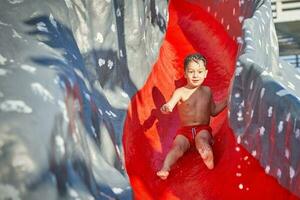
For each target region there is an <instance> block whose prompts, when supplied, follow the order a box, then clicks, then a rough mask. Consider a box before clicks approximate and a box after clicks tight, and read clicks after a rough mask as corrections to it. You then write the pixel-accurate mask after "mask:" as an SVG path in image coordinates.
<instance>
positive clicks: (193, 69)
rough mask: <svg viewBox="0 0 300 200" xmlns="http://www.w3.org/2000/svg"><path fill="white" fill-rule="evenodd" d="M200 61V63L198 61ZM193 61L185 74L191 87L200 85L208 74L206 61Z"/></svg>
mask: <svg viewBox="0 0 300 200" xmlns="http://www.w3.org/2000/svg"><path fill="white" fill-rule="evenodd" d="M197 62H198V63H197ZM197 62H195V61H191V62H190V63H189V64H188V66H187V67H186V70H185V72H184V76H185V78H186V80H187V85H188V86H191V87H198V86H200V85H201V84H202V83H203V81H204V79H205V78H206V75H207V70H206V68H205V65H204V62H203V61H202V60H199V61H198V60H197Z"/></svg>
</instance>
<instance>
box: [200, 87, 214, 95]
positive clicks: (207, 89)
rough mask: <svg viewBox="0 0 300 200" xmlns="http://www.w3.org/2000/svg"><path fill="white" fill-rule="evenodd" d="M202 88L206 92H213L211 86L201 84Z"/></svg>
mask: <svg viewBox="0 0 300 200" xmlns="http://www.w3.org/2000/svg"><path fill="white" fill-rule="evenodd" d="M201 88H202V89H203V90H204V91H205V92H207V93H208V94H211V93H212V92H211V89H210V87H209V86H201Z"/></svg>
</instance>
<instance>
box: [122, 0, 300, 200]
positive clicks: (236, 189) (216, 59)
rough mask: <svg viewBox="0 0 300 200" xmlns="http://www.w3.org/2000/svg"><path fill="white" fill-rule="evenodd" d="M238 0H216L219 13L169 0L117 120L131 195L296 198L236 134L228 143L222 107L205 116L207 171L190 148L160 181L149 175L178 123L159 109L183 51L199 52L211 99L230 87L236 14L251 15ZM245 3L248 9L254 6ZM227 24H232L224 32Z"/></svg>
mask: <svg viewBox="0 0 300 200" xmlns="http://www.w3.org/2000/svg"><path fill="white" fill-rule="evenodd" d="M239 3H240V2H239V1H236V2H235V3H233V2H231V5H229V7H225V5H226V4H225V3H224V4H222V5H223V6H224V8H223V9H224V10H222V12H214V11H213V10H212V9H216V8H212V7H210V6H203V4H201V3H200V2H196V1H195V2H193V1H191V2H185V1H176V0H172V1H171V2H170V5H169V12H170V13H169V24H168V26H167V32H166V36H165V38H164V41H163V43H162V46H161V49H160V54H159V57H158V60H157V62H156V63H155V65H154V67H153V70H152V72H151V74H150V75H149V78H148V79H147V82H146V84H145V85H144V87H143V88H142V89H141V90H139V91H138V93H137V94H136V95H134V96H133V98H132V101H131V104H130V107H129V110H128V113H127V118H126V122H125V128H124V136H123V144H124V149H125V161H126V168H127V172H128V175H129V177H130V181H131V184H132V187H133V190H134V193H135V198H136V199H298V198H297V197H296V196H294V195H293V194H292V193H291V192H290V191H288V190H287V189H285V188H283V187H282V186H281V185H279V184H278V182H277V180H276V179H275V178H273V177H271V176H270V175H268V174H266V173H267V172H265V170H264V169H263V168H262V167H261V166H260V164H259V162H258V161H257V160H256V159H255V157H254V156H252V155H251V154H250V153H248V151H247V150H246V149H245V148H244V147H243V145H241V144H239V143H240V141H239V140H240V138H239V140H238V141H236V138H235V136H234V132H233V130H232V129H231V128H230V126H229V121H228V118H227V112H228V110H226V111H224V112H223V113H221V114H220V115H219V116H217V117H215V118H213V119H212V122H211V125H212V127H213V135H214V138H215V143H214V145H213V149H214V154H215V168H214V169H213V170H211V171H210V170H208V169H207V168H206V167H205V165H204V163H203V161H202V160H201V158H200V156H199V154H198V153H197V151H196V150H195V149H191V150H190V151H188V153H186V154H185V155H184V156H183V157H182V158H180V160H179V161H178V163H176V164H175V165H174V166H173V168H172V169H171V172H170V175H169V178H168V179H167V180H160V179H159V178H158V177H157V176H156V171H158V170H159V169H160V167H161V166H162V162H163V159H164V157H165V156H166V154H167V151H168V150H169V149H170V147H171V145H172V140H173V138H174V134H175V132H176V129H177V128H178V126H179V120H178V117H177V114H176V111H175V112H174V113H172V114H170V115H163V114H162V113H160V111H159V109H160V106H161V105H163V104H164V103H165V102H166V100H167V99H169V98H170V96H171V94H172V91H174V89H175V88H177V87H179V86H180V85H182V84H183V83H184V79H183V78H182V77H183V64H182V63H183V59H184V57H185V56H186V55H188V54H189V53H191V52H200V53H201V54H203V55H204V56H205V57H206V58H207V60H208V65H207V68H208V77H207V78H206V80H205V83H204V84H205V85H208V86H210V87H211V88H212V90H213V93H214V99H215V101H216V102H218V101H220V100H222V99H223V98H225V97H226V96H227V95H228V93H227V92H228V91H230V81H231V78H232V77H233V75H234V74H233V73H234V70H235V66H236V59H237V56H238V54H239V53H241V52H239V48H240V47H241V44H239V43H238V40H241V26H242V22H243V20H241V17H243V18H247V17H249V16H247V14H248V15H250V14H251V13H250V12H249V10H246V11H245V10H244V12H243V9H242V8H240V7H239V6H238V4H239ZM204 4H205V3H204ZM228 4H229V3H228ZM227 6H228V5H227ZM243 6H246V5H243ZM248 6H249V7H248V9H250V7H251V6H252V9H254V5H251V4H249V5H248ZM229 8H230V9H229ZM234 8H236V10H234ZM232 9H233V10H234V11H232ZM219 11H220V10H219ZM247 11H248V13H247ZM230 12H235V13H233V14H232V13H230ZM213 13H214V14H213ZM242 14H243V16H242ZM234 15H235V17H233V18H232V19H231V20H232V21H230V22H229V23H228V21H226V20H230V19H224V18H226V17H227V18H230V17H228V16H231V17H232V16H234ZM237 16H240V20H239V19H238V17H237ZM223 17H224V18H223ZM220 21H221V23H220ZM226 23H228V26H226ZM222 24H223V25H222ZM226 27H227V30H226ZM228 27H229V28H228ZM230 28H231V29H234V30H232V31H229V32H230V34H228V30H229V29H230Z"/></svg>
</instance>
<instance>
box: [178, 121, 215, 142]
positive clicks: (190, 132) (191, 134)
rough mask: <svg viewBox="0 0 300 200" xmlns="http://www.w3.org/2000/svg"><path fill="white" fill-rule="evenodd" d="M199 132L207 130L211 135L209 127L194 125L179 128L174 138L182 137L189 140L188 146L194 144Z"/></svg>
mask: <svg viewBox="0 0 300 200" xmlns="http://www.w3.org/2000/svg"><path fill="white" fill-rule="evenodd" d="M201 130H207V131H208V132H209V133H210V134H211V133H212V129H211V127H210V126H209V125H195V126H183V127H180V128H179V129H178V130H177V132H176V136H177V135H183V136H185V137H186V138H187V139H188V140H189V142H190V144H194V140H195V137H196V135H197V133H199V132H200V131H201Z"/></svg>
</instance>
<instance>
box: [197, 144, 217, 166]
mask: <svg viewBox="0 0 300 200" xmlns="http://www.w3.org/2000/svg"><path fill="white" fill-rule="evenodd" d="M199 153H200V155H201V158H202V159H203V162H204V164H205V165H206V166H207V168H208V169H213V168H214V154H213V151H212V147H211V146H210V145H209V144H208V143H206V142H202V144H201V149H200V150H199Z"/></svg>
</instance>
